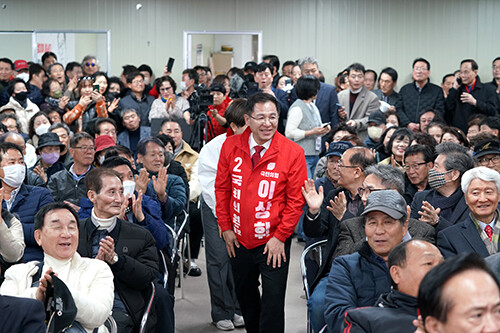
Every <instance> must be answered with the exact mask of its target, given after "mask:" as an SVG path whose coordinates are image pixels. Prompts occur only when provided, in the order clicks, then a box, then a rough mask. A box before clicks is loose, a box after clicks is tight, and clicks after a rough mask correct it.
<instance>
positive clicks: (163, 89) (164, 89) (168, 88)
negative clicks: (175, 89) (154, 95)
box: [160, 87, 172, 92]
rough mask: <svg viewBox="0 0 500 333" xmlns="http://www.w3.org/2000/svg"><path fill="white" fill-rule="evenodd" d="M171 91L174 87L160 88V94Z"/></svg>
mask: <svg viewBox="0 0 500 333" xmlns="http://www.w3.org/2000/svg"><path fill="white" fill-rule="evenodd" d="M170 89H172V87H165V88H160V92H163V91H169V90H170Z"/></svg>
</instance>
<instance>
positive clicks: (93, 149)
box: [71, 146, 95, 151]
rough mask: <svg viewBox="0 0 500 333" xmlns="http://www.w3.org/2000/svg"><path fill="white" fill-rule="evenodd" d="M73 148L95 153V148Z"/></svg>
mask: <svg viewBox="0 0 500 333" xmlns="http://www.w3.org/2000/svg"><path fill="white" fill-rule="evenodd" d="M71 148H73V149H79V150H81V151H95V147H87V146H82V147H71Z"/></svg>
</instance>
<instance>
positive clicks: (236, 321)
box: [233, 313, 245, 327]
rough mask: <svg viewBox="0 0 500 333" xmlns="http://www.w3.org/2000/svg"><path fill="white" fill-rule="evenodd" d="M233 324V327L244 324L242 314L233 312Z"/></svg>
mask: <svg viewBox="0 0 500 333" xmlns="http://www.w3.org/2000/svg"><path fill="white" fill-rule="evenodd" d="M233 324H234V327H243V326H245V320H243V316H240V315H239V314H237V313H235V314H234V316H233Z"/></svg>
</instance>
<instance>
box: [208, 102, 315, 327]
mask: <svg viewBox="0 0 500 333" xmlns="http://www.w3.org/2000/svg"><path fill="white" fill-rule="evenodd" d="M247 110H248V111H247V112H248V113H247V114H246V115H245V121H246V123H247V125H248V128H247V130H246V131H245V132H244V133H243V134H241V135H235V136H231V137H228V138H227V140H226V141H225V143H224V145H223V146H222V150H221V154H220V158H219V164H218V167H217V177H216V180H215V196H216V201H217V206H216V213H217V218H218V223H219V226H220V228H221V231H222V235H223V237H224V240H225V242H226V247H227V251H228V254H229V257H230V258H231V266H232V269H233V274H234V279H235V285H236V288H235V289H236V296H237V298H238V301H239V303H240V306H241V310H242V314H243V318H244V319H245V324H246V330H247V332H264V331H265V332H284V331H285V290H286V281H287V276H288V263H289V259H290V243H291V240H290V235H291V234H292V232H293V230H294V229H295V225H296V224H297V222H298V220H299V217H300V215H301V213H302V208H303V207H304V199H303V198H302V195H301V187H302V186H303V184H304V181H305V180H306V179H307V171H306V161H305V156H304V150H303V149H302V148H301V147H300V146H299V145H297V144H296V143H294V142H292V141H290V140H288V139H286V138H285V137H284V136H283V135H281V134H279V133H277V128H278V117H279V111H278V102H277V101H276V99H275V98H274V96H271V95H269V94H265V93H256V94H255V95H253V96H251V97H250V98H249V99H248V101H247ZM259 275H261V276H262V300H261V297H260V293H259V289H258V286H259Z"/></svg>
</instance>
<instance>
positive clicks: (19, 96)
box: [14, 91, 28, 102]
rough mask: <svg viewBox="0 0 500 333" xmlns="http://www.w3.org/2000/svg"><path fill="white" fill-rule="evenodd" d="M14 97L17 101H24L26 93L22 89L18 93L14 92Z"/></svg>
mask: <svg viewBox="0 0 500 333" xmlns="http://www.w3.org/2000/svg"><path fill="white" fill-rule="evenodd" d="M14 98H15V99H16V100H18V101H19V102H24V101H26V98H28V93H27V92H26V91H22V92H20V93H17V94H15V95H14Z"/></svg>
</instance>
